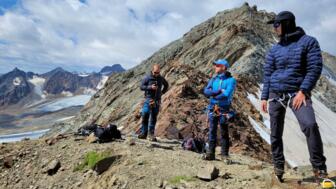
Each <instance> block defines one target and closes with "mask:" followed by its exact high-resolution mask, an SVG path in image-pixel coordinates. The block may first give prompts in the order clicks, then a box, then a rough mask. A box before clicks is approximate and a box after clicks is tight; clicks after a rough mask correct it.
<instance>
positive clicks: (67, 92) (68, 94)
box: [61, 91, 73, 97]
mask: <svg viewBox="0 0 336 189" xmlns="http://www.w3.org/2000/svg"><path fill="white" fill-rule="evenodd" d="M61 95H63V96H67V97H70V96H73V94H72V92H70V91H62V92H61Z"/></svg>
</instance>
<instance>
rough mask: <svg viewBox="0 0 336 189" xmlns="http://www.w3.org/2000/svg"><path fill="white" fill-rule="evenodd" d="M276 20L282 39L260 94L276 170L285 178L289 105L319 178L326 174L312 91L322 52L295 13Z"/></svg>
mask: <svg viewBox="0 0 336 189" xmlns="http://www.w3.org/2000/svg"><path fill="white" fill-rule="evenodd" d="M268 23H269V24H273V27H274V29H275V32H276V34H277V35H278V36H279V37H280V41H279V42H278V43H277V44H275V45H274V46H273V47H272V48H271V49H270V51H269V52H268V54H267V56H266V63H265V65H264V81H263V89H262V94H261V100H262V106H261V108H262V110H263V111H264V112H265V113H267V112H268V111H267V102H268V101H269V114H270V119H271V120H270V122H271V148H272V156H273V164H274V171H275V174H276V176H277V178H278V179H279V180H280V181H283V178H282V176H283V174H284V165H285V157H284V154H283V142H282V133H283V129H284V119H285V114H286V107H287V105H288V104H289V107H290V108H291V109H292V111H293V112H294V114H295V116H296V118H297V119H298V121H299V124H300V127H301V130H302V132H303V133H304V134H305V136H306V138H307V144H308V149H309V154H310V161H311V164H312V166H313V170H314V174H315V176H316V178H317V179H319V178H325V177H326V176H327V167H326V164H325V162H326V158H325V157H324V155H323V143H322V139H321V136H320V132H319V129H318V125H317V123H316V120H315V115H314V110H313V107H312V101H311V97H310V96H311V91H312V90H313V88H314V87H315V84H316V82H317V80H318V79H319V77H320V75H321V72H322V56H321V50H320V46H319V43H318V41H317V40H316V39H315V38H314V37H311V36H308V35H306V34H305V32H304V30H303V29H302V28H300V27H296V23H295V16H294V14H293V13H291V12H289V11H283V12H280V13H279V14H278V15H277V16H276V17H275V19H274V20H272V21H269V22H268Z"/></svg>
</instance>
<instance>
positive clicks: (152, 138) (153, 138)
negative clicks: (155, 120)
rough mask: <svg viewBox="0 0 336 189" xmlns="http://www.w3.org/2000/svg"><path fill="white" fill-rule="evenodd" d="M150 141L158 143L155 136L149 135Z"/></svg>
mask: <svg viewBox="0 0 336 189" xmlns="http://www.w3.org/2000/svg"><path fill="white" fill-rule="evenodd" d="M148 140H149V141H151V142H156V141H157V139H156V137H155V135H154V134H149V137H148Z"/></svg>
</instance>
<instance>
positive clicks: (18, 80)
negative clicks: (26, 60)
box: [13, 77, 22, 86]
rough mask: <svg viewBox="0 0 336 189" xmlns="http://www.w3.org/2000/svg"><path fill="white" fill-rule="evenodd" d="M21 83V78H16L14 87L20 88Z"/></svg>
mask: <svg viewBox="0 0 336 189" xmlns="http://www.w3.org/2000/svg"><path fill="white" fill-rule="evenodd" d="M21 83H22V81H21V78H19V77H16V78H14V79H13V85H15V86H19V85H21Z"/></svg>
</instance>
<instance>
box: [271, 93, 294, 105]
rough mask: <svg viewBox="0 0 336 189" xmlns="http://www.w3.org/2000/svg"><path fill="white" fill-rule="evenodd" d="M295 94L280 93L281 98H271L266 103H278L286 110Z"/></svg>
mask: <svg viewBox="0 0 336 189" xmlns="http://www.w3.org/2000/svg"><path fill="white" fill-rule="evenodd" d="M286 95H288V97H289V100H288V101H287V102H285V103H284V101H285V100H286ZM295 95H296V93H287V94H286V93H282V97H280V96H278V97H276V98H271V99H269V100H268V101H269V102H272V101H278V102H279V103H280V104H281V105H282V106H283V107H284V108H285V109H286V108H287V105H288V102H290V101H291V100H292V98H293V97H295Z"/></svg>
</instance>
